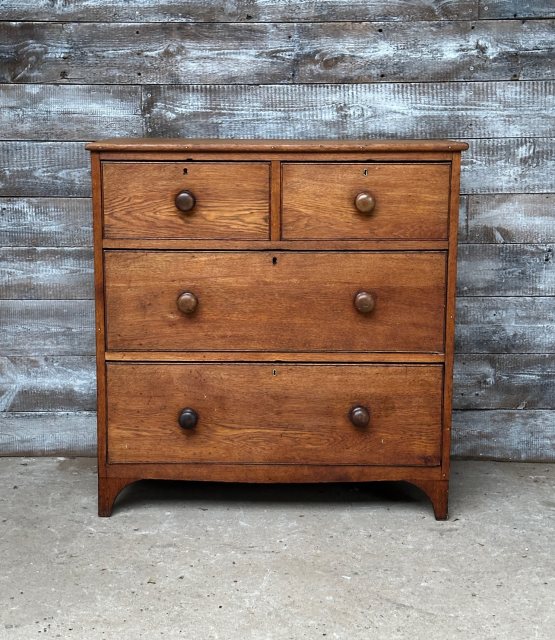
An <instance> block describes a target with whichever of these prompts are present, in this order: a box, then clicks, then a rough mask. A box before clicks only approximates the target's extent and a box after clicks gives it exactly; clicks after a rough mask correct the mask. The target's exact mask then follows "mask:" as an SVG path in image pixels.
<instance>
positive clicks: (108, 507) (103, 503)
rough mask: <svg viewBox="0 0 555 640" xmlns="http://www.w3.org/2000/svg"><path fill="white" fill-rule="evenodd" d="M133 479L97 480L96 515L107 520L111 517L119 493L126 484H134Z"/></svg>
mask: <svg viewBox="0 0 555 640" xmlns="http://www.w3.org/2000/svg"><path fill="white" fill-rule="evenodd" d="M135 481H136V479H135V478H100V477H99V478H98V515H99V516H100V517H101V518H109V517H110V516H111V515H112V508H113V506H114V502H115V501H116V498H117V497H118V494H119V492H120V491H121V490H122V489H124V488H125V487H126V486H127V485H128V484H132V483H133V482H135Z"/></svg>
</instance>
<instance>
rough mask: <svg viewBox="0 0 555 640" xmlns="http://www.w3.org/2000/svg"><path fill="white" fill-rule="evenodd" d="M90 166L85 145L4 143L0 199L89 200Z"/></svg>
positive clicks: (0, 149) (0, 157)
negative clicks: (68, 198)
mask: <svg viewBox="0 0 555 640" xmlns="http://www.w3.org/2000/svg"><path fill="white" fill-rule="evenodd" d="M89 167H90V160H89V154H88V152H87V150H86V149H85V145H84V144H83V143H82V142H26V141H14V142H2V143H1V144H0V196H69V197H73V196H77V197H87V196H90V193H91V185H90V183H91V179H90V169H89Z"/></svg>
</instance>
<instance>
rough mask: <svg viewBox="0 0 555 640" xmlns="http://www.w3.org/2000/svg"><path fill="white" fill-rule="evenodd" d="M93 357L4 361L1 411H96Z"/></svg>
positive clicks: (0, 379) (1, 363)
mask: <svg viewBox="0 0 555 640" xmlns="http://www.w3.org/2000/svg"><path fill="white" fill-rule="evenodd" d="M95 384H96V382H95V359H94V357H93V356H42V357H26V356H21V357H19V356H8V357H0V412H1V411H94V410H96V392H95Z"/></svg>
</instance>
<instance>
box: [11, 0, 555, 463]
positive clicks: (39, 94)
mask: <svg viewBox="0 0 555 640" xmlns="http://www.w3.org/2000/svg"><path fill="white" fill-rule="evenodd" d="M554 18H555V11H554V5H553V2H552V0H550V1H548V0H537V1H534V0H528V1H526V2H524V1H518V2H517V1H515V0H414V1H412V2H407V1H406V0H372V1H371V2H369V1H367V0H365V1H362V0H314V1H312V0H310V1H309V0H226V1H225V2H224V1H222V2H208V1H200V0H188V1H187V0H162V1H159V2H152V1H151V0H135V1H133V0H84V1H80V2H78V1H77V0H2V2H1V3H0V21H1V22H0V82H1V83H2V84H0V118H1V126H0V140H1V141H0V233H1V238H2V242H1V243H0V245H1V247H0V263H1V271H2V278H1V282H0V321H1V324H2V332H1V334H0V354H1V357H0V405H1V409H2V413H1V414H0V415H1V418H0V453H4V454H7V455H17V454H20V453H22V454H23V453H25V454H52V455H57V454H92V453H93V452H94V448H95V423H94V420H95V415H94V410H95V398H94V392H95V381H94V368H93V363H94V358H93V303H92V293H93V292H92V259H91V257H92V255H91V222H90V217H91V211H90V200H89V196H90V186H89V169H88V157H87V153H86V152H85V149H84V144H83V143H84V142H85V141H88V140H93V139H97V138H102V137H106V136H141V135H146V136H188V137H194V136H204V137H206V136H208V137H216V136H220V137H226V138H232V137H291V138H303V137H312V138H314V137H316V138H324V137H330V138H342V137H349V138H353V137H364V138H367V137H372V138H373V137H415V138H427V137H446V136H449V137H454V138H460V139H464V140H467V141H468V142H469V143H470V151H469V152H468V153H466V154H465V156H464V162H463V177H462V193H463V198H462V206H461V225H460V230H461V245H460V260H459V264H460V278H459V299H458V314H459V315H458V320H459V324H458V330H457V353H458V356H457V365H456V383H455V407H456V413H455V434H454V453H455V454H456V455H459V456H471V457H487V458H497V459H512V460H554V459H555V328H554V317H555V297H554V296H555V276H554V274H555V268H554V259H553V243H554V242H555V214H554V204H555V184H554V176H555V145H554V143H553V132H554V126H555V91H554V89H555V78H554V69H555V64H554V57H553V52H554V43H555V20H554Z"/></svg>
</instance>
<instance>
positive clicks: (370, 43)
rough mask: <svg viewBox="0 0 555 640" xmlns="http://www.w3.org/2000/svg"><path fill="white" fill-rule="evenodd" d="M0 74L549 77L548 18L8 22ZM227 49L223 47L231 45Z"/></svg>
mask: <svg viewBox="0 0 555 640" xmlns="http://www.w3.org/2000/svg"><path fill="white" fill-rule="evenodd" d="M0 40H1V41H2V42H3V43H4V46H3V48H2V50H1V51H0V81H1V82H6V83H44V84H52V83H63V84H142V83H147V84H197V83H200V84H220V83H224V84H227V83H232V84H234V83H238V84H241V83H246V84H276V83H277V84H282V83H321V82H324V83H335V82H347V83H361V82H362V83H366V82H421V81H427V82H435V81H442V82H443V81H447V80H449V81H461V80H474V81H476V80H487V81H492V80H543V79H547V80H551V79H553V67H552V65H551V64H550V57H549V55H546V54H548V53H549V51H551V50H552V49H553V43H554V37H553V27H552V23H551V22H550V21H548V20H527V21H524V22H523V21H520V20H514V21H513V20H501V21H495V20H485V21H478V22H472V21H458V20H457V21H435V22H420V23H414V22H397V23H392V22H329V23H320V24H317V23H307V24H302V23H289V24H288V23H268V24H264V23H255V24H249V23H246V24H245V23H243V24H240V23H228V24H223V23H218V24H208V23H204V24H199V23H197V24H187V23H173V22H172V23H163V22H161V23H143V24H140V23H134V24H133V23H130V24H128V23H121V24H116V23H108V22H99V23H76V22H73V23H72V22H68V23H63V24H62V23H44V22H19V23H16V22H2V23H0ZM224 54H225V55H224Z"/></svg>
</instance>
